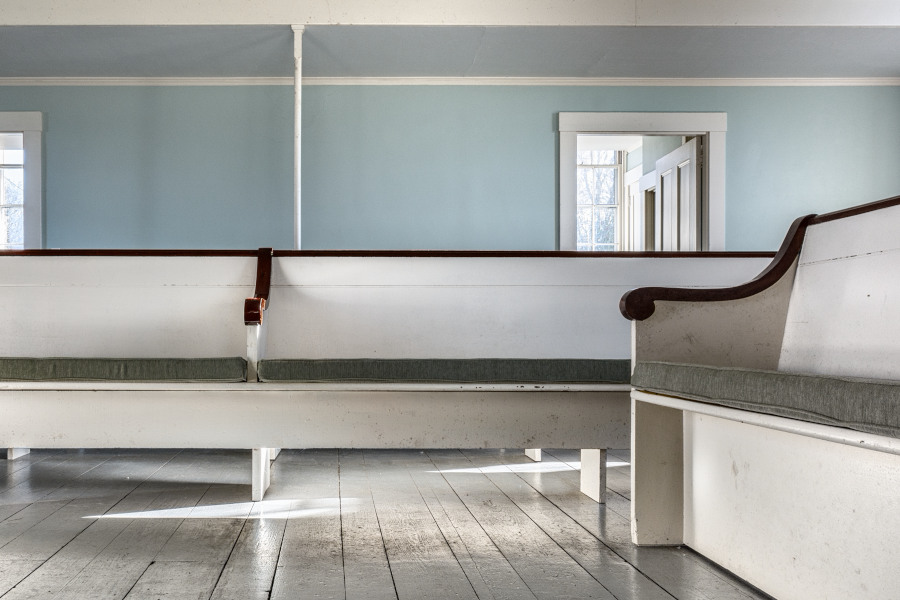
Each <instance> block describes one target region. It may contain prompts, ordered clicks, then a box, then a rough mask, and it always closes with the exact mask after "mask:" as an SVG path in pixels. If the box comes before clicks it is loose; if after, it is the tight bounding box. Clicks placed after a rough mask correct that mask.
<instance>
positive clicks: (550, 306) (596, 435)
mask: <svg viewBox="0 0 900 600" xmlns="http://www.w3.org/2000/svg"><path fill="white" fill-rule="evenodd" d="M267 260H268V261H272V262H271V264H272V267H273V270H272V272H271V277H270V279H268V280H267V279H266V277H265V276H264V275H263V274H262V272H261V271H260V269H259V268H258V265H259V263H260V262H261V261H262V262H263V263H265V262H266V261H267ZM766 260H767V259H766V258H765V257H760V256H731V255H728V256H716V257H702V258H701V257H695V256H691V257H667V258H660V257H658V256H653V255H649V256H648V255H628V256H606V257H596V256H576V255H574V254H559V253H549V254H548V253H495V254H486V253H437V254H431V255H426V254H418V253H370V254H365V253H328V252H320V253H309V252H300V253H294V252H276V253H275V256H274V261H273V258H272V253H271V252H257V251H253V252H247V251H234V252H179V251H25V252H5V253H0V302H2V305H3V306H4V310H5V324H4V329H3V333H4V335H2V336H0V360H2V357H31V358H42V357H43V358H46V357H75V358H82V359H94V358H97V357H108V358H112V359H122V360H125V359H151V358H168V359H173V358H187V359H201V358H217V359H218V358H227V357H238V358H241V359H246V360H247V374H248V377H247V379H248V381H202V382H198V381H175V380H165V381H161V380H131V381H128V380H107V381H76V380H65V381H62V380H53V379H52V378H50V379H46V378H45V379H44V380H42V381H21V380H19V381H9V380H7V381H0V414H2V415H3V418H2V419H0V447H5V448H8V449H10V450H9V451H8V456H9V457H12V458H14V457H15V456H16V455H19V454H21V453H22V452H24V451H25V450H24V449H27V448H78V447H85V448H94V447H96V448H117V447H147V448H160V447H174V448H246V449H251V450H253V451H254V452H253V458H252V460H251V464H252V476H251V481H252V498H253V499H254V500H259V499H261V498H262V495H263V493H264V492H265V488H266V487H267V485H268V482H269V478H270V473H269V466H270V465H269V461H270V460H271V458H273V455H274V454H275V452H276V450H273V449H277V448H283V447H284V448H315V447H343V448H354V447H356V448H359V447H362V448H366V447H393V448H447V447H456V448H460V447H463V448H480V447H510V448H536V447H559V448H588V449H596V450H597V451H598V452H600V451H602V450H604V449H605V448H607V447H625V446H627V445H628V443H629V434H630V430H629V425H628V423H629V418H630V414H629V399H628V390H629V389H630V388H629V386H628V385H627V384H621V383H619V384H602V383H601V384H597V383H593V384H583V383H575V384H572V383H566V382H562V383H553V384H534V383H530V384H524V383H522V382H502V383H497V382H493V383H488V384H482V383H478V382H469V383H456V384H447V383H446V382H444V383H440V382H414V383H390V384H385V383H383V382H382V383H377V382H367V383H360V382H339V383H336V382H329V383H323V382H307V383H285V382H278V383H275V382H260V381H257V377H256V374H257V371H256V369H257V365H258V361H259V360H260V359H261V358H266V357H268V358H300V359H347V358H351V359H359V358H363V359H370V358H394V359H404V358H407V359H419V358H436V359H467V358H468V359H472V358H475V359H485V358H487V359H491V358H494V359H504V358H520V359H562V360H567V359H600V360H603V359H613V360H615V359H619V360H621V359H625V360H628V333H629V328H628V325H627V323H626V322H624V321H623V320H622V319H621V318H620V317H619V316H618V313H617V312H616V310H615V306H616V302H617V298H618V297H619V296H620V295H621V294H622V293H623V292H624V291H625V290H627V289H629V288H630V287H633V286H634V285H640V284H643V283H646V282H648V281H653V280H659V279H662V280H664V281H667V282H669V283H673V284H674V283H678V284H696V285H722V284H730V283H734V282H736V281H738V280H740V278H742V277H745V276H746V275H748V274H749V273H752V272H754V271H757V270H758V269H759V268H761V265H763V264H765V262H766ZM267 281H268V282H269V283H270V284H271V291H270V293H269V296H268V299H269V300H270V302H269V303H268V306H270V310H268V311H262V310H260V309H261V307H262V297H263V295H262V294H261V290H260V289H258V288H265V287H267V286H268V284H267ZM248 297H251V298H252V300H251V302H250V307H249V311H248V310H247V309H248V307H247V306H246V305H245V304H246V303H245V299H246V298H248ZM242 308H243V309H244V310H243V311H242ZM254 310H256V311H257V312H256V313H254ZM263 312H264V314H265V319H263V320H262V323H261V324H260V322H259V317H260V316H261V315H262V314H263ZM242 314H243V317H244V318H243V319H242ZM254 319H255V320H254ZM247 321H250V323H251V324H250V325H245V322H247ZM595 463H598V464H595V466H594V467H592V468H591V470H590V474H591V475H592V481H591V482H589V483H590V485H591V489H592V491H593V494H592V495H593V496H594V497H596V498H600V496H601V495H602V490H603V488H604V487H605V486H603V485H602V474H603V470H604V467H605V465H604V464H603V461H602V460H595Z"/></svg>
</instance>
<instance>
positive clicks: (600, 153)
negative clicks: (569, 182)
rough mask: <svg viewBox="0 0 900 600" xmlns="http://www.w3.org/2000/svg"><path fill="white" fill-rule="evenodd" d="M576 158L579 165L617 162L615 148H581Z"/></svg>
mask: <svg viewBox="0 0 900 600" xmlns="http://www.w3.org/2000/svg"><path fill="white" fill-rule="evenodd" d="M575 160H576V161H577V162H578V164H579V165H614V164H616V151H615V150H579V151H578V152H576V156H575Z"/></svg>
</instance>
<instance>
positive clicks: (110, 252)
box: [0, 248, 256, 257]
mask: <svg viewBox="0 0 900 600" xmlns="http://www.w3.org/2000/svg"><path fill="white" fill-rule="evenodd" d="M0 256H187V257H191V256H196V257H207V256H210V257H216V256H256V250H178V249H168V250H130V249H59V248H56V249H42V250H0Z"/></svg>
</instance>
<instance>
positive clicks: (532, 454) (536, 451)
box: [525, 448, 541, 462]
mask: <svg viewBox="0 0 900 600" xmlns="http://www.w3.org/2000/svg"><path fill="white" fill-rule="evenodd" d="M525 456H527V457H528V458H530V459H531V460H533V461H534V462H541V449H540V448H525Z"/></svg>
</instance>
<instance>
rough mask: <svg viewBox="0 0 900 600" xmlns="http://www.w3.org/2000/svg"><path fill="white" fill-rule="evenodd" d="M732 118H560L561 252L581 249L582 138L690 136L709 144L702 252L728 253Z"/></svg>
mask: <svg viewBox="0 0 900 600" xmlns="http://www.w3.org/2000/svg"><path fill="white" fill-rule="evenodd" d="M727 129H728V117H727V113H724V112H716V113H679V112H654V113H650V112H560V113H559V118H558V126H557V131H558V132H559V153H558V158H559V164H558V165H557V168H558V173H559V181H558V198H557V200H558V204H557V208H558V210H557V219H558V221H557V229H556V231H557V249H558V250H575V249H576V211H577V205H576V202H577V199H576V195H577V192H578V190H577V168H578V166H577V160H576V151H577V140H578V134H601V135H602V134H614V135H615V134H632V135H655V134H659V135H685V136H698V135H702V136H705V138H706V157H705V160H704V161H703V166H704V168H703V175H702V177H703V180H702V196H703V200H702V202H703V217H702V220H703V222H702V229H703V231H702V232H701V245H700V248H701V250H707V251H724V250H725V133H726V131H727Z"/></svg>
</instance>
